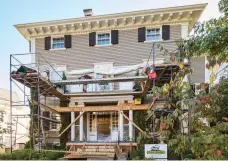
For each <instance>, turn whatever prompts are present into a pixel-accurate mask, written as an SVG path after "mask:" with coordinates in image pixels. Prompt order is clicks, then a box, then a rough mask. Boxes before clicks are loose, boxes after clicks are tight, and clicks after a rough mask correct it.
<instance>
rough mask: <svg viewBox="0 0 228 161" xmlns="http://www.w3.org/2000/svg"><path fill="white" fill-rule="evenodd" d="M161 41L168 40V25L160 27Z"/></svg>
mask: <svg viewBox="0 0 228 161" xmlns="http://www.w3.org/2000/svg"><path fill="white" fill-rule="evenodd" d="M162 39H163V40H169V39H170V25H162Z"/></svg>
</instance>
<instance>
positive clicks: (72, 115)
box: [70, 112, 75, 141]
mask: <svg viewBox="0 0 228 161" xmlns="http://www.w3.org/2000/svg"><path fill="white" fill-rule="evenodd" d="M74 119H75V112H71V122H73V121H74ZM70 140H71V141H75V123H74V124H73V125H72V126H71V133H70Z"/></svg>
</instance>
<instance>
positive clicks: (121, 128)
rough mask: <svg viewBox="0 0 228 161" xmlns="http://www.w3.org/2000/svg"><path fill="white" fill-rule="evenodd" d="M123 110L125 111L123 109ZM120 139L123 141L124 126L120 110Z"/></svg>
mask: <svg viewBox="0 0 228 161" xmlns="http://www.w3.org/2000/svg"><path fill="white" fill-rule="evenodd" d="M122 112H123V111H122ZM119 118H120V119H119V139H120V141H123V136H124V135H123V134H124V127H123V115H122V114H121V112H119Z"/></svg>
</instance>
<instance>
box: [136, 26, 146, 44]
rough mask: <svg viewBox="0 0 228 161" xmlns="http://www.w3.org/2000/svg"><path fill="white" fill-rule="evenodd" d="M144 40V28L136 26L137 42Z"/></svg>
mask: <svg viewBox="0 0 228 161" xmlns="http://www.w3.org/2000/svg"><path fill="white" fill-rule="evenodd" d="M145 40H146V28H145V27H142V28H138V42H144V41H145Z"/></svg>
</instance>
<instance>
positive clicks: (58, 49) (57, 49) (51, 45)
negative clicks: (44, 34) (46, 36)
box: [50, 36, 66, 50]
mask: <svg viewBox="0 0 228 161" xmlns="http://www.w3.org/2000/svg"><path fill="white" fill-rule="evenodd" d="M62 37H63V39H64V46H65V38H64V36H52V37H51V49H50V50H65V49H66V48H65V47H63V48H55V49H53V39H54V38H62Z"/></svg>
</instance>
